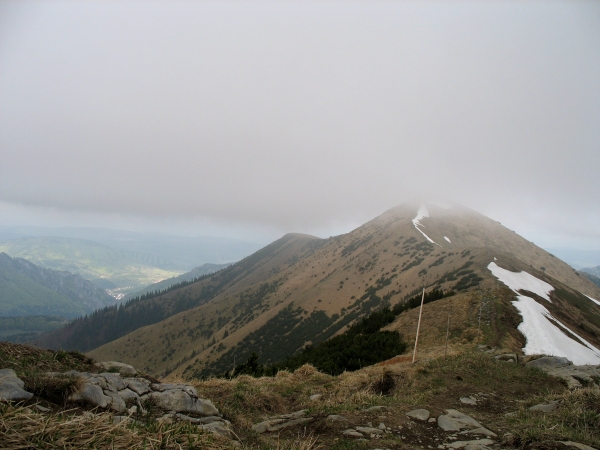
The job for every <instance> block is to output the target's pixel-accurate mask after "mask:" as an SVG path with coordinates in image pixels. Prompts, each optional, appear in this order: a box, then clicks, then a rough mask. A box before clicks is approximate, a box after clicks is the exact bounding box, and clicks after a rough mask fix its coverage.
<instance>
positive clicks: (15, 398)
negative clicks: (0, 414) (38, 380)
mask: <svg viewBox="0 0 600 450" xmlns="http://www.w3.org/2000/svg"><path fill="white" fill-rule="evenodd" d="M24 388H25V383H24V382H23V380H21V379H20V378H19V377H17V374H16V373H15V371H14V370H12V369H2V370H0V401H3V402H20V401H23V400H29V399H30V398H31V397H33V394H32V393H31V392H27V391H26V390H25V389H24Z"/></svg>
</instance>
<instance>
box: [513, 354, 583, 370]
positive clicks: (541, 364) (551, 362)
mask: <svg viewBox="0 0 600 450" xmlns="http://www.w3.org/2000/svg"><path fill="white" fill-rule="evenodd" d="M572 365H573V363H572V362H571V361H569V360H568V359H567V358H564V357H562V356H543V357H541V358H538V359H534V360H533V361H529V362H528V363H527V364H525V366H527V367H537V368H538V369H542V370H545V369H555V368H557V367H564V366H572Z"/></svg>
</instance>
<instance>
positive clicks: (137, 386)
mask: <svg viewBox="0 0 600 450" xmlns="http://www.w3.org/2000/svg"><path fill="white" fill-rule="evenodd" d="M123 382H124V383H125V384H126V385H127V387H128V388H129V389H131V390H132V391H133V392H135V393H136V394H138V395H144V394H145V393H147V392H150V391H151V390H152V389H150V382H149V381H148V380H146V379H145V378H125V379H124V380H123Z"/></svg>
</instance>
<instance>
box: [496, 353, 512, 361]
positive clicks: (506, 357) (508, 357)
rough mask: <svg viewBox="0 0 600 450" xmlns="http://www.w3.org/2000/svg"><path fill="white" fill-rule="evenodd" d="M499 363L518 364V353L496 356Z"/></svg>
mask: <svg viewBox="0 0 600 450" xmlns="http://www.w3.org/2000/svg"><path fill="white" fill-rule="evenodd" d="M494 358H496V360H497V361H503V362H513V363H516V362H517V354H516V353H504V354H503V355H498V356H494Z"/></svg>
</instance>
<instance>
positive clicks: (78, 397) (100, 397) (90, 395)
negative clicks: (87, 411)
mask: <svg viewBox="0 0 600 450" xmlns="http://www.w3.org/2000/svg"><path fill="white" fill-rule="evenodd" d="M69 400H71V401H74V402H86V403H89V404H90V405H92V406H95V407H100V408H106V407H107V406H108V405H109V404H110V403H111V401H112V400H111V398H110V397H108V396H106V395H104V392H102V388H101V387H100V386H98V385H95V384H91V383H84V384H83V386H81V388H80V389H79V390H78V391H76V392H74V393H72V394H71V395H70V396H69Z"/></svg>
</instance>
